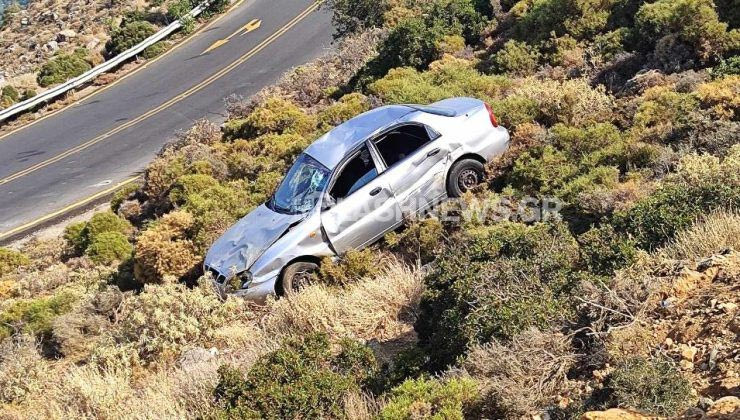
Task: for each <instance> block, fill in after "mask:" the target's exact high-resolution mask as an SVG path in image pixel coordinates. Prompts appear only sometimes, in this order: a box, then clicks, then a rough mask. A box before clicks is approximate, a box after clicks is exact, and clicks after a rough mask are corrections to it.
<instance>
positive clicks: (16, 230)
mask: <svg viewBox="0 0 740 420" xmlns="http://www.w3.org/2000/svg"><path fill="white" fill-rule="evenodd" d="M139 178H140V177H139V176H135V177H133V178H129V179H127V180H125V181H123V182H120V183H118V184H116V185H115V186H113V187H110V188H108V189H106V190H103V191H100V192H98V193H96V194H93V195H91V196H89V197H87V198H85V199H83V200H80V201H78V202H76V203H74V204H70V205H68V206H67V207H65V208H63V209H61V210H57V211H55V212H53V213H49V214H47V215H45V216H42V217H39V218H38V219H36V220H34V221H32V222H28V223H26V224H24V225H21V226H18V227H16V228H13V229H11V230H9V231H7V232H2V233H0V239H5V238H8V237H10V236H13V235H15V234H18V233H21V232H23V231H25V230H27V229H30V228H32V227H34V226H38V225H40V224H41V223H44V222H46V221H48V220H51V219H53V218H55V217H57V216H61V215H63V214H64V213H67V212H69V211H70V210H74V209H76V208H78V207H82V206H84V205H85V204H88V203H91V202H93V201H95V200H97V199H98V198H101V197H105V196H106V195H107V194H110V193H112V192H114V191H116V190H117V189H119V188H121V187H123V186H124V185H128V184H130V183H132V182H134V181H136V180H137V179H139Z"/></svg>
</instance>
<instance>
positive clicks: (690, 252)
mask: <svg viewBox="0 0 740 420" xmlns="http://www.w3.org/2000/svg"><path fill="white" fill-rule="evenodd" d="M727 248H732V249H735V250H740V213H738V212H737V211H724V210H721V211H715V212H713V213H710V214H708V215H706V216H704V217H703V218H702V219H701V220H699V221H697V223H695V224H694V225H693V226H691V227H690V228H689V229H687V230H684V231H682V232H679V233H678V234H677V235H676V237H675V238H674V239H673V241H671V242H670V243H669V244H668V245H667V246H666V247H665V248H664V249H663V250H662V251H663V253H664V254H665V255H666V256H667V257H669V258H674V259H688V260H694V259H698V258H704V257H708V256H710V255H713V254H716V253H718V252H720V251H722V250H724V249H727Z"/></svg>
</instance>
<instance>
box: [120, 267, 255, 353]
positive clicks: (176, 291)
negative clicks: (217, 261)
mask: <svg viewBox="0 0 740 420" xmlns="http://www.w3.org/2000/svg"><path fill="white" fill-rule="evenodd" d="M240 304H241V302H238V301H236V300H229V301H227V303H225V304H224V303H222V302H221V299H220V298H219V297H218V296H217V295H216V293H215V292H214V290H213V287H212V285H211V284H210V282H209V281H207V280H205V279H204V280H201V281H200V282H199V283H198V285H197V286H196V287H194V288H192V289H190V288H188V287H187V286H185V285H183V284H165V285H161V286H151V285H146V286H144V290H143V291H142V292H141V293H140V294H138V295H135V296H132V297H129V298H127V299H125V300H124V301H123V304H122V306H121V312H120V314H119V316H118V320H119V321H118V324H117V325H116V326H115V329H114V330H113V336H114V338H115V339H116V340H117V341H118V342H119V343H121V344H126V343H133V344H135V346H136V347H137V349H138V352H139V355H140V356H141V358H142V360H147V361H154V360H156V359H159V360H171V359H173V358H175V357H178V356H179V355H180V351H181V350H182V349H183V348H185V347H186V346H194V345H198V344H202V345H205V344H207V343H208V341H209V340H210V339H212V338H213V334H214V332H215V330H216V329H217V328H219V327H221V326H223V325H225V324H226V323H227V322H229V321H230V320H234V319H236V318H237V317H238V316H239V310H240V309H239V305H240Z"/></svg>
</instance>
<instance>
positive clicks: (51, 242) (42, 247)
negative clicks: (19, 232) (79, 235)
mask: <svg viewBox="0 0 740 420" xmlns="http://www.w3.org/2000/svg"><path fill="white" fill-rule="evenodd" d="M64 246H65V243H64V239H62V238H59V237H57V238H50V239H40V238H33V239H31V240H30V241H28V242H26V243H24V244H23V246H21V252H22V253H23V254H26V255H27V256H28V258H29V259H30V260H31V265H32V267H33V268H35V269H37V270H41V269H44V268H47V267H49V266H51V265H53V264H55V263H57V262H58V261H60V260H61V259H62V253H63V252H64Z"/></svg>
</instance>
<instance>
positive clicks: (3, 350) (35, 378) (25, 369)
mask: <svg viewBox="0 0 740 420" xmlns="http://www.w3.org/2000/svg"><path fill="white" fill-rule="evenodd" d="M45 372H46V368H45V366H44V364H43V360H42V358H41V355H40V354H39V351H38V348H37V346H36V341H35V340H34V339H33V337H31V336H27V335H20V336H16V337H11V338H8V339H6V340H2V341H1V342H0V403H13V402H19V401H21V400H22V399H24V398H25V397H26V396H27V395H28V394H31V393H33V392H35V391H37V390H38V389H39V380H40V378H41V377H42V375H44V373H45Z"/></svg>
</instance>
